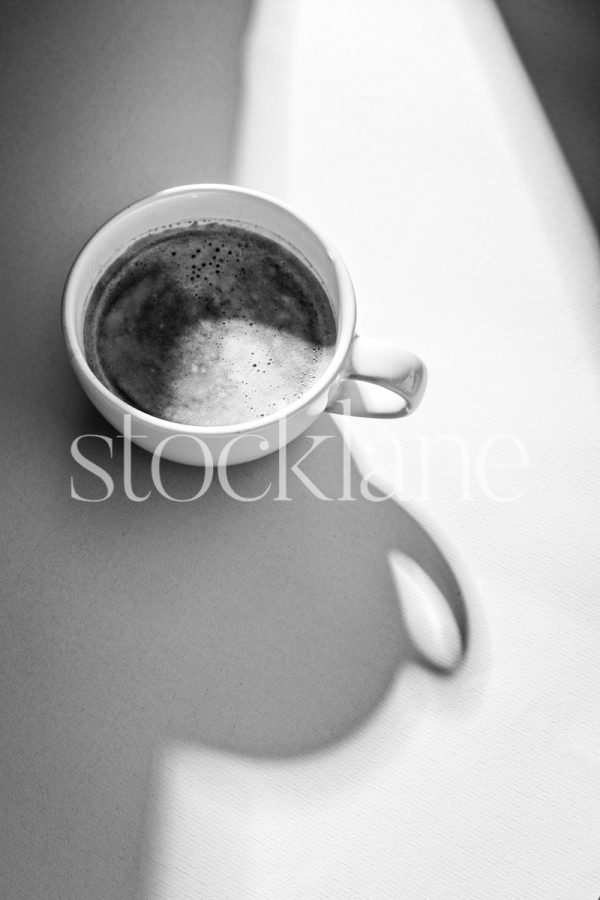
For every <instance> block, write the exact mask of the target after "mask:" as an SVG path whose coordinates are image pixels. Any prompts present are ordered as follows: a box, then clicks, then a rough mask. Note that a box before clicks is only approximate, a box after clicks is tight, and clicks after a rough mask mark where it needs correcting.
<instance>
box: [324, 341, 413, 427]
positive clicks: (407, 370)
mask: <svg viewBox="0 0 600 900" xmlns="http://www.w3.org/2000/svg"><path fill="white" fill-rule="evenodd" d="M426 384H427V369H426V367H425V363H424V362H423V361H422V360H421V359H420V358H419V357H418V356H416V355H415V354H414V353H411V352H410V351H409V350H404V349H403V348H402V347H400V346H399V345H398V344H395V343H394V342H393V341H384V340H380V339H379V338H372V337H359V336H358V335H357V336H356V337H355V338H354V340H353V342H352V346H351V347H350V352H349V354H348V360H347V363H346V370H345V372H344V373H343V375H342V380H341V382H340V383H339V384H338V385H337V387H336V388H335V390H334V395H333V397H332V398H330V401H329V404H328V406H327V411H328V412H333V413H335V412H337V413H339V412H343V413H345V414H350V415H353V416H369V417H372V418H400V417H401V416H407V415H409V414H410V413H412V412H414V410H415V409H416V408H417V406H418V405H419V404H420V402H421V400H422V399H423V394H424V393H425V387H426ZM381 388H385V390H381ZM336 407H337V408H336Z"/></svg>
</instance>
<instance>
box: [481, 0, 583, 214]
mask: <svg viewBox="0 0 600 900" xmlns="http://www.w3.org/2000/svg"><path fill="white" fill-rule="evenodd" d="M497 5H498V8H499V9H500V11H501V13H502V16H503V18H504V20H505V23H506V25H507V27H508V30H509V32H510V35H511V37H512V39H513V41H514V44H515V46H516V48H517V50H518V51H519V54H520V56H521V59H522V61H523V63H524V65H525V68H526V69H527V72H528V73H529V76H530V78H531V80H532V82H533V84H534V87H535V88H536V90H537V93H538V96H539V98H540V100H541V102H542V105H543V107H544V109H545V111H546V114H547V115H548V118H549V120H550V123H551V125H552V127H553V129H554V131H555V133H556V135H557V137H558V139H559V142H560V144H561V147H562V149H563V152H564V154H565V156H566V158H567V161H568V163H569V165H570V167H571V170H572V172H573V174H574V175H575V178H576V180H577V182H578V184H579V187H580V189H581V192H582V194H583V196H584V199H585V201H586V203H587V205H588V209H589V211H590V214H591V216H592V218H593V219H594V222H595V225H596V229H600V3H598V0H497Z"/></svg>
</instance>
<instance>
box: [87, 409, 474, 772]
mask: <svg viewBox="0 0 600 900" xmlns="http://www.w3.org/2000/svg"><path fill="white" fill-rule="evenodd" d="M104 430H105V431H106V426H105V427H104ZM82 446H83V445H82ZM119 446H120V447H122V446H123V442H122V441H115V458H114V459H113V460H112V464H113V466H114V478H115V482H116V480H117V477H118V476H117V474H116V473H117V471H118V467H119V466H121V465H123V459H122V457H120V456H119V454H120V453H122V450H121V451H117V449H116V448H117V447H119ZM104 449H106V448H104ZM130 449H131V451H132V457H131V473H132V486H133V490H134V491H135V492H136V496H138V497H146V499H145V500H143V501H142V500H140V501H139V502H131V500H128V499H127V498H125V497H123V496H122V494H121V495H120V496H118V492H117V491H115V494H114V496H113V497H111V499H110V501H109V502H106V503H103V504H98V507H97V513H98V515H99V516H101V517H102V518H104V517H105V516H108V517H110V518H109V520H107V521H106V523H105V526H106V527H110V521H111V520H112V522H113V525H116V526H117V527H118V528H119V529H120V530H121V531H122V532H123V533H127V535H128V539H127V543H126V549H125V546H123V548H122V547H121V544H118V545H116V547H115V553H116V556H114V557H113V567H114V570H115V571H116V572H117V571H119V570H125V569H126V567H127V566H128V565H129V568H130V569H131V568H132V566H131V563H132V562H133V563H134V565H135V566H138V567H140V568H141V574H140V575H138V576H137V584H136V583H135V582H136V576H135V575H134V576H133V577H134V582H133V583H132V582H131V581H130V582H129V584H128V585H127V587H126V589H125V590H123V585H121V587H120V590H121V596H120V597H119V596H116V595H115V593H114V592H113V593H112V594H111V601H110V602H111V603H113V604H114V603H116V604H118V605H119V608H120V610H121V613H120V628H121V633H120V634H119V635H118V636H115V640H116V642H117V647H118V644H119V642H120V641H122V640H123V635H126V634H127V633H128V632H130V631H131V632H133V630H134V629H135V628H136V627H138V628H139V627H140V622H139V618H140V617H145V618H146V619H147V622H146V625H145V627H142V628H141V632H140V638H141V639H142V640H143V639H144V638H143V633H144V630H146V631H148V629H149V628H150V627H152V634H153V635H155V637H153V638H152V639H150V637H149V635H147V638H146V639H147V640H149V641H150V643H152V644H153V650H152V653H151V655H150V657H148V656H147V655H145V656H144V658H143V659H141V660H140V664H139V665H138V670H137V677H136V682H137V689H139V688H140V687H141V689H142V693H143V694H144V695H145V696H146V700H145V703H146V706H147V707H148V705H149V706H150V707H151V708H152V709H153V711H154V712H153V715H154V716H155V717H157V718H158V722H161V723H162V724H161V725H160V726H159V727H160V730H161V731H162V732H163V733H166V734H168V735H169V736H170V737H172V738H173V739H181V740H184V741H191V742H200V743H202V744H204V745H207V746H212V747H213V748H219V749H222V750H227V751H231V752H235V753H238V754H246V755H252V756H257V757H280V758H281V757H293V756H298V755H302V754H306V753H311V752H315V751H318V750H320V749H322V748H324V747H326V746H327V745H329V744H332V743H334V742H337V741H340V740H342V739H344V738H345V737H346V736H347V735H349V734H350V733H351V732H352V731H353V730H354V729H356V728H358V727H359V726H360V725H361V724H362V723H363V722H364V721H365V720H366V719H367V718H368V717H369V715H370V714H371V712H372V711H373V710H374V709H375V708H376V707H377V706H378V704H379V703H380V702H381V701H382V700H383V698H384V697H385V695H386V693H387V691H388V690H389V688H390V686H391V684H392V683H393V682H394V681H395V680H396V679H397V678H398V677H399V676H400V675H401V672H402V670H403V669H404V668H405V667H406V666H407V665H410V664H421V665H425V666H427V667H429V668H430V669H434V670H437V671H438V672H440V673H441V674H444V673H446V674H447V673H450V672H451V671H453V670H454V669H455V668H456V667H457V666H458V665H459V664H460V662H461V660H462V658H463V657H464V655H465V653H466V649H467V644H468V622H467V612H466V607H465V603H464V599H463V595H462V592H461V588H460V585H459V583H458V581H457V578H456V576H455V574H454V572H453V570H452V568H451V566H450V565H449V563H448V562H447V560H446V558H445V556H444V554H443V552H442V551H441V550H440V548H439V547H438V545H437V544H436V542H435V541H434V540H433V538H432V537H431V536H430V535H429V534H428V532H427V531H426V529H425V528H423V527H422V526H421V525H420V524H419V523H418V522H417V521H416V519H415V518H414V517H413V516H411V515H410V514H409V513H408V512H407V511H406V510H405V509H403V508H402V506H400V505H399V504H398V503H397V502H395V501H394V500H393V499H385V498H383V499H382V497H381V496H380V495H378V494H377V493H376V491H374V489H373V488H372V487H370V489H369V491H367V490H366V489H365V490H363V489H362V480H361V476H360V473H359V472H358V469H357V468H356V465H355V464H354V463H353V462H352V461H351V458H350V457H349V455H348V453H347V451H345V448H344V443H343V438H342V435H341V434H340V432H339V430H338V428H337V427H336V425H335V424H334V419H333V417H331V416H322V417H321V418H320V419H319V420H318V421H317V422H316V423H315V425H314V426H313V429H312V431H311V433H310V434H307V435H303V436H301V437H300V438H298V439H297V440H296V441H294V442H293V443H292V444H291V445H289V447H288V449H287V452H286V453H285V456H283V457H281V456H280V455H279V454H272V455H271V456H268V457H265V458H264V459H262V460H259V461H255V462H253V463H248V464H245V465H240V466H235V467H232V468H229V469H227V470H226V481H224V482H223V484H222V485H221V484H219V479H218V477H217V472H216V470H215V471H214V472H213V478H212V482H211V484H210V487H209V488H208V489H207V490H206V492H205V493H204V494H203V495H202V496H201V497H199V498H198V499H196V500H189V498H193V497H194V496H195V495H197V494H198V492H199V489H200V485H201V484H202V482H203V479H204V477H205V476H204V473H205V470H202V469H195V468H191V467H186V466H181V465H178V464H176V463H171V462H169V461H167V460H163V461H161V464H160V487H161V490H162V491H163V492H164V495H165V496H161V494H160V493H159V492H158V491H157V490H156V484H155V483H154V481H151V480H150V477H149V472H150V460H151V457H150V456H149V455H148V454H146V453H145V452H144V451H141V450H138V449H137V448H135V447H131V448H130ZM99 455H101V451H100V450H99ZM97 458H99V456H98V457H97ZM103 464H105V462H104V463H103ZM146 495H147V496H146ZM186 501H189V502H186ZM82 505H83V504H82ZM103 508H104V509H103ZM93 518H95V517H93ZM120 554H126V556H125V555H123V558H122V559H120V558H119V557H120ZM403 563H404V564H405V566H404V571H405V574H406V575H407V577H402V572H401V571H400V572H399V569H400V570H402V566H403ZM415 572H417V573H421V590H420V593H419V592H418V591H417V595H415V592H414V590H413V589H412V588H411V584H412V583H414V575H415ZM103 577H104V581H106V575H104V576H103ZM423 584H424V585H425V588H424V590H423V589H422V585H423ZM118 592H119V588H118V587H117V588H116V593H117V595H118ZM136 594H137V595H138V597H137V601H134V595H136ZM140 594H143V601H142V603H141V605H140V597H139V595H140ZM422 604H425V606H429V607H430V609H425V610H423V609H422V608H421V605H422ZM144 607H145V609H144ZM134 609H135V612H134ZM432 610H433V615H432V614H431V613H432ZM423 612H424V613H425V618H424V619H423V615H422V614H423ZM151 621H152V623H153V625H152V626H150V624H149V623H150V622H151ZM436 622H437V624H436ZM440 622H441V625H440ZM430 627H432V628H433V629H434V630H435V629H436V628H437V629H438V631H439V630H440V629H441V631H442V632H444V631H445V633H446V634H448V633H450V638H449V640H450V644H451V646H450V648H448V647H446V648H444V646H443V643H444V640H445V638H444V637H443V636H442V647H441V652H440V650H439V641H438V649H437V651H436V648H435V642H436V637H435V635H433V637H432V636H431V635H428V634H427V629H428V628H430ZM452 632H453V634H452ZM432 640H433V644H432ZM129 643H130V642H129V641H126V645H129ZM432 646H433V652H432V651H431V647H432ZM125 651H126V648H125V647H124V649H123V652H125ZM117 652H118V651H117ZM150 661H151V665H150V664H149V663H150ZM122 664H123V661H122V660H120V661H119V663H118V666H119V667H120V666H122Z"/></svg>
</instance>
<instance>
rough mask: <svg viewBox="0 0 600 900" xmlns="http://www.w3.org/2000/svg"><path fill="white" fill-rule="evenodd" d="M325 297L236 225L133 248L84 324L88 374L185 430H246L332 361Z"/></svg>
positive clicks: (296, 264) (192, 226)
mask: <svg viewBox="0 0 600 900" xmlns="http://www.w3.org/2000/svg"><path fill="white" fill-rule="evenodd" d="M335 341H336V326H335V318H334V315H333V310H332V308H331V303H330V301H329V299H328V297H327V294H326V292H325V289H324V287H323V285H322V283H321V282H320V280H319V278H318V276H317V275H316V273H314V272H313V271H312V270H311V268H310V266H309V264H308V262H307V261H306V262H304V261H302V260H301V259H300V258H299V256H298V255H297V254H296V253H294V252H293V251H292V250H291V248H289V247H285V246H284V245H283V243H281V242H280V241H277V240H276V239H275V238H274V237H272V236H267V235H266V234H264V233H261V232H260V231H258V230H250V229H249V228H248V227H241V226H240V225H239V224H237V223H235V222H231V223H229V222H222V221H221V222H215V221H212V222H211V221H208V222H198V221H196V222H192V223H189V224H187V225H182V226H180V227H172V228H166V229H160V230H158V231H157V232H154V233H152V234H150V235H147V236H145V237H142V238H140V239H139V240H137V241H135V242H134V243H133V245H132V246H130V247H128V248H127V249H126V250H125V252H123V253H122V254H121V255H120V256H119V257H118V258H117V259H116V260H115V261H114V262H113V263H112V264H111V265H110V266H109V267H108V269H107V271H106V272H104V273H103V275H102V277H101V278H100V280H99V281H98V284H97V285H96V286H95V288H94V291H93V293H92V296H91V299H90V302H89V305H88V308H87V313H86V318H85V324H84V346H85V355H86V358H87V360H88V362H89V365H90V367H91V369H92V371H93V372H94V373H95V375H96V376H97V377H98V378H99V379H100V381H102V383H103V384H104V385H106V387H107V388H108V389H109V390H111V391H112V392H113V393H115V394H116V395H117V396H119V397H121V398H122V399H123V400H124V401H126V402H127V403H129V404H131V405H132V406H134V407H135V408H136V409H139V410H141V411H143V412H146V413H149V414H150V415H153V416H157V417H159V418H161V419H165V420H167V421H170V422H175V423H180V424H184V425H204V426H206V425H208V426H221V425H233V424H238V423H244V422H249V421H251V420H254V419H259V418H262V417H264V416H268V415H270V414H272V413H274V412H277V411H278V410H281V409H284V408H285V407H287V406H289V405H290V404H291V403H293V401H294V400H297V399H298V398H299V397H301V396H302V395H303V394H304V393H305V392H306V391H307V390H308V389H309V388H310V387H311V385H312V384H313V383H314V382H315V381H316V380H317V378H318V377H319V375H320V374H321V373H322V372H323V371H324V370H325V369H326V368H327V366H328V364H329V362H330V361H331V358H332V356H333V352H334V347H335Z"/></svg>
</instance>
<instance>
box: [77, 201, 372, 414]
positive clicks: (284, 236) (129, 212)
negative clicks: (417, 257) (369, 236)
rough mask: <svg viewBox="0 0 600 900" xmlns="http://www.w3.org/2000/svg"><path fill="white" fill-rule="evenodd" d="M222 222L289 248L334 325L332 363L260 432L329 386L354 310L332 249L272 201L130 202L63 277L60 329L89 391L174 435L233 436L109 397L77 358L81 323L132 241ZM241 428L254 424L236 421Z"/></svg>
mask: <svg viewBox="0 0 600 900" xmlns="http://www.w3.org/2000/svg"><path fill="white" fill-rule="evenodd" d="M204 220H205V221H222V222H228V223H229V224H232V225H238V226H241V227H242V228H247V229H249V230H251V231H252V230H255V231H258V232H260V233H262V234H264V235H265V236H267V237H271V238H273V239H275V240H276V241H278V242H279V243H281V244H282V245H283V246H284V247H286V248H287V249H289V250H291V251H292V252H293V253H295V255H296V256H297V257H299V259H300V260H301V261H302V262H303V263H304V265H306V266H307V267H308V268H309V269H310V270H311V271H312V272H313V274H315V275H316V277H317V278H318V280H319V281H320V282H321V284H322V286H323V288H324V289H325V292H326V294H327V296H328V298H329V301H330V303H331V307H332V310H333V314H334V318H335V322H336V347H335V352H334V355H333V358H332V359H331V361H330V363H329V365H328V366H327V368H326V369H325V371H324V372H322V373H321V375H320V376H319V378H318V379H317V380H316V381H315V383H314V384H313V385H312V386H311V387H310V388H309V390H308V391H307V392H306V393H305V394H304V395H302V397H300V398H299V399H298V400H297V401H295V402H294V403H292V404H290V406H289V407H286V408H285V409H283V410H279V411H278V412H276V413H273V414H271V415H269V416H265V417H263V418H261V419H260V425H261V426H264V425H266V424H267V422H268V421H269V420H270V419H279V418H281V417H282V415H287V414H288V413H289V412H291V411H293V410H294V409H295V408H296V407H299V406H304V405H305V404H306V403H307V402H310V400H311V398H312V397H314V396H316V395H317V394H319V393H320V392H321V391H322V390H323V389H324V388H325V387H327V385H328V384H331V383H332V382H333V381H334V379H335V378H336V375H337V374H338V373H339V371H340V369H341V367H342V366H343V363H344V360H345V358H346V355H347V352H348V349H349V347H350V343H351V341H352V338H353V336H354V327H355V304H354V292H353V288H352V284H351V281H350V277H349V275H348V272H347V270H346V268H345V265H344V263H343V262H342V260H341V259H340V257H339V255H338V253H337V252H336V251H335V249H334V248H333V247H332V246H331V245H330V244H328V243H327V242H326V241H325V240H324V239H323V238H322V237H320V236H319V234H318V232H317V231H316V230H315V229H314V228H312V227H311V226H310V225H309V224H308V223H307V222H306V221H305V220H304V219H302V218H301V217H300V216H299V215H298V214H297V213H295V212H294V211H293V210H292V209H290V208H289V207H288V206H286V205H285V204H283V203H280V202H279V201H276V200H274V199H272V198H270V197H267V196H266V195H264V194H260V193H258V192H255V191H248V190H245V189H243V188H236V187H232V186H226V185H191V186H185V187H179V188H171V189H169V190H166V191H161V192H160V193H158V194H155V195H153V196H151V197H147V198H145V199H144V200H140V201H138V202H137V203H134V204H133V205H132V206H130V207H127V208H126V209H125V210H123V211H122V212H120V213H118V214H117V215H116V216H114V218H112V219H110V220H109V221H108V222H107V223H106V224H105V225H104V226H102V228H100V229H99V230H98V231H97V232H96V233H95V234H94V235H93V237H92V238H91V239H90V240H89V241H88V242H87V244H86V245H85V246H84V248H83V249H82V251H81V253H80V254H79V256H78V257H77V259H76V261H75V263H74V265H73V268H72V269H71V272H70V274H69V278H68V280H67V284H66V287H65V293H64V299H63V326H64V330H65V337H66V339H67V344H68V347H69V352H70V354H71V357H72V360H73V362H74V364H75V366H76V368H77V369H78V371H79V374H80V376H83V377H84V378H85V379H92V380H93V381H94V382H95V383H96V384H95V387H96V389H101V390H102V392H103V393H107V394H109V395H110V397H111V399H112V400H114V401H115V402H116V403H117V405H119V406H121V407H122V408H123V411H124V412H132V413H134V414H135V415H136V417H137V418H142V419H144V418H148V419H151V420H153V421H155V422H156V421H160V422H161V423H162V424H163V425H166V426H172V427H173V429H174V430H181V429H182V428H185V430H186V431H198V432H207V431H209V432H210V431H217V432H227V431H229V430H234V431H239V430H240V427H238V426H204V425H202V426H182V425H179V424H177V423H175V422H169V421H168V420H165V419H157V418H156V417H155V416H152V415H150V414H149V413H144V412H142V411H140V410H138V409H137V408H135V407H131V406H129V404H128V403H127V402H126V401H124V400H122V399H121V398H120V397H118V396H117V395H116V394H114V393H112V392H111V391H110V390H109V389H108V388H107V387H105V385H104V384H102V382H100V380H99V379H98V378H97V377H96V375H95V374H94V373H93V372H92V370H91V368H90V367H89V365H88V363H87V360H86V357H85V352H84V322H85V316H86V311H87V307H88V304H89V301H90V298H91V294H92V291H93V288H94V286H95V285H96V283H97V282H98V280H99V278H100V277H101V275H102V274H103V273H104V272H105V270H106V269H107V267H108V266H109V265H110V264H111V263H112V262H113V261H114V260H115V259H117V258H118V257H119V256H120V255H121V254H122V253H123V252H124V251H125V250H126V249H127V248H128V247H130V246H131V244H132V243H134V242H135V241H137V240H138V239H139V238H141V237H144V236H146V235H149V234H152V233H153V232H156V231H162V230H164V229H166V228H172V227H177V226H184V225H186V224H191V223H193V222H202V221H204ZM239 424H240V426H242V427H243V428H244V429H246V428H250V427H253V426H254V425H255V424H257V423H256V422H243V423H239Z"/></svg>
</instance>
